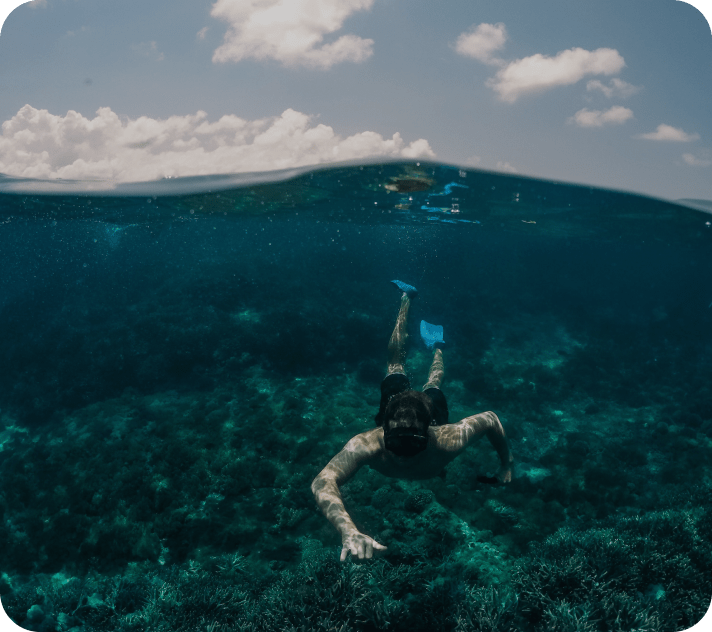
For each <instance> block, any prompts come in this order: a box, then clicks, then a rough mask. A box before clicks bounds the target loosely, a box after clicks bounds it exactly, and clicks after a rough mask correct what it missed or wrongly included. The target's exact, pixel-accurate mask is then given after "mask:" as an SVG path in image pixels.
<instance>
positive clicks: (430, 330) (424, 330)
mask: <svg viewBox="0 0 712 632" xmlns="http://www.w3.org/2000/svg"><path fill="white" fill-rule="evenodd" d="M420 337H421V338H422V339H423V342H424V343H425V346H426V347H427V348H428V349H433V348H434V347H435V346H438V347H442V346H443V345H444V344H445V341H444V340H443V328H442V325H431V324H430V323H426V322H425V321H424V320H421V321H420Z"/></svg>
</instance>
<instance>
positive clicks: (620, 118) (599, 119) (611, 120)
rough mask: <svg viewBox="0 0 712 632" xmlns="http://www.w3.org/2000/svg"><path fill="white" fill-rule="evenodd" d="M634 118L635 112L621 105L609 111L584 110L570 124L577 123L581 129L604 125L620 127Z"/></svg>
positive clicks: (574, 116)
mask: <svg viewBox="0 0 712 632" xmlns="http://www.w3.org/2000/svg"><path fill="white" fill-rule="evenodd" d="M632 118H633V110H629V109H628V108H624V107H623V106H621V105H614V106H613V107H612V108H610V109H608V110H603V111H601V110H589V109H587V108H583V110H579V111H578V112H576V114H574V115H573V116H572V117H571V118H570V119H569V120H568V122H569V123H576V125H578V126H579V127H603V126H604V125H620V124H622V123H625V122H626V121H627V120H629V119H632Z"/></svg>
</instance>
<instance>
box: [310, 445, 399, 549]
mask: <svg viewBox="0 0 712 632" xmlns="http://www.w3.org/2000/svg"><path fill="white" fill-rule="evenodd" d="M372 452H373V449H372V448H371V447H370V446H369V445H368V443H367V442H366V441H365V440H364V438H363V437H362V436H361V435H358V436H356V437H354V438H353V439H351V441H349V442H348V443H347V444H346V446H344V449H343V450H341V452H339V453H338V454H337V455H336V456H335V457H334V458H333V459H331V461H329V464H328V465H327V466H326V467H325V468H324V469H323V470H322V471H321V472H320V473H319V475H318V476H317V477H316V478H315V479H314V481H313V482H312V484H311V490H312V493H313V494H314V498H315V499H316V503H317V505H318V506H319V509H321V511H322V513H323V514H324V515H325V516H326V518H327V520H328V521H329V522H330V523H331V524H332V525H334V528H335V529H336V530H337V531H338V532H339V534H340V535H341V545H342V548H341V561H342V562H343V561H344V560H345V559H346V555H347V554H348V553H349V552H350V553H351V555H353V556H354V557H358V558H359V559H364V558H367V559H368V558H371V557H372V556H373V551H374V549H375V550H384V549H385V548H386V547H385V546H383V545H381V544H379V543H378V542H376V541H375V540H374V539H373V538H370V537H369V536H367V535H365V534H363V533H361V532H360V531H359V530H358V529H357V528H356V525H355V524H354V522H353V520H351V516H349V514H348V512H347V511H346V508H345V507H344V501H343V500H342V498H341V492H340V491H339V487H340V486H341V485H344V484H345V483H346V482H347V481H349V480H350V479H351V477H352V476H353V475H354V474H356V472H357V471H358V469H359V468H360V467H361V465H363V464H364V463H365V461H366V460H367V459H368V458H369V457H370V456H371V455H372Z"/></svg>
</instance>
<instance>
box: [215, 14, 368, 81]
mask: <svg viewBox="0 0 712 632" xmlns="http://www.w3.org/2000/svg"><path fill="white" fill-rule="evenodd" d="M373 2H374V0H217V2H216V3H215V4H214V5H213V8H212V10H211V12H210V13H211V15H212V16H213V17H215V18H218V19H221V20H224V21H226V22H227V23H228V24H229V27H228V30H227V33H226V34H225V38H224V40H223V43H222V45H221V46H220V47H219V48H217V49H216V50H215V53H214V54H213V62H228V61H235V62H237V61H241V60H243V59H248V58H253V59H258V60H265V59H274V60H276V61H278V62H280V63H282V64H283V65H285V66H307V67H310V68H318V69H322V70H326V69H328V68H331V67H332V66H333V65H334V64H338V63H340V62H344V61H353V62H360V61H363V60H365V59H368V58H369V57H370V56H371V55H372V54H373V40H371V39H363V38H360V37H357V36H355V35H342V36H341V37H339V38H338V39H337V40H336V41H334V42H331V43H327V44H324V43H323V40H324V36H325V35H327V34H329V33H334V32H335V31H338V30H339V29H340V28H341V27H342V26H343V24H344V22H345V20H346V18H348V17H349V16H350V15H351V14H352V13H354V12H355V11H364V10H367V9H370V8H371V6H372V5H373Z"/></svg>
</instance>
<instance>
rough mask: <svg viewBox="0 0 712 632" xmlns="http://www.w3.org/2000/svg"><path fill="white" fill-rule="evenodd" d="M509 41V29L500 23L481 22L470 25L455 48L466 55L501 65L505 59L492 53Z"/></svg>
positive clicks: (458, 39)
mask: <svg viewBox="0 0 712 632" xmlns="http://www.w3.org/2000/svg"><path fill="white" fill-rule="evenodd" d="M506 41H507V29H506V28H505V26H504V24H502V23H501V22H500V23H498V24H486V23H483V24H480V25H478V26H474V25H473V26H472V27H470V30H469V31H467V32H465V33H462V34H461V35H460V36H459V37H458V38H457V41H456V42H455V50H456V51H457V52H458V53H459V54H460V55H463V56H465V57H473V58H474V59H477V60H479V61H481V62H483V63H485V64H492V65H496V66H500V65H502V64H504V61H503V60H501V59H499V58H497V57H493V56H492V53H494V52H495V51H498V50H501V49H502V48H504V44H505V42H506Z"/></svg>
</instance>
